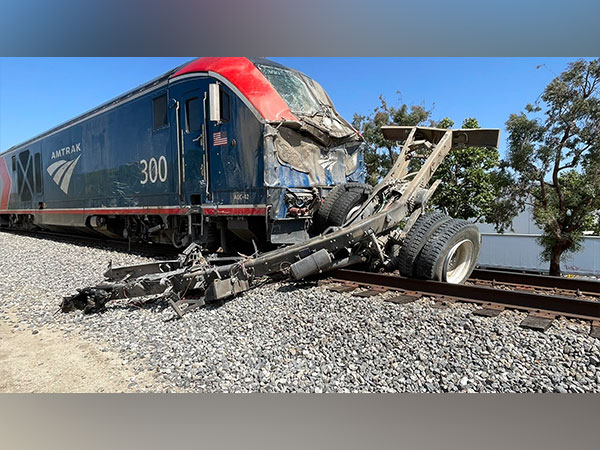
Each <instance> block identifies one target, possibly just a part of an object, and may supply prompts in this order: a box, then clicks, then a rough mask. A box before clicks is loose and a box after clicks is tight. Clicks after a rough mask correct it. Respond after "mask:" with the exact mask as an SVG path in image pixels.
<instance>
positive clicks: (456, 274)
mask: <svg viewBox="0 0 600 450" xmlns="http://www.w3.org/2000/svg"><path fill="white" fill-rule="evenodd" d="M474 248H475V247H474V245H473V242H471V240H469V239H465V240H463V241H460V242H459V243H457V244H455V245H454V247H452V248H451V249H450V252H448V256H447V257H446V261H444V271H443V278H444V281H446V282H448V283H452V284H460V283H462V282H463V281H464V280H465V279H466V278H467V276H469V269H470V268H471V263H472V262H473V253H474V252H473V250H474Z"/></svg>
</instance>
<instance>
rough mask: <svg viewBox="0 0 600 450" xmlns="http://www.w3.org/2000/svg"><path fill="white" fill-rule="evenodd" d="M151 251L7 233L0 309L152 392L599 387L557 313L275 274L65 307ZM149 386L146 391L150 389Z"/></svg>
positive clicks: (588, 348) (586, 356) (585, 344)
mask: <svg viewBox="0 0 600 450" xmlns="http://www.w3.org/2000/svg"><path fill="white" fill-rule="evenodd" d="M109 260H112V262H113V265H115V266H117V265H122V264H137V263H142V262H147V261H151V259H150V258H147V257H141V256H135V255H129V254H126V253H122V252H117V251H111V250H106V249H100V248H92V247H83V246H76V245H73V244H70V243H63V242H55V241H49V240H43V239H38V238H34V237H29V236H20V235H13V234H9V233H0V316H1V319H2V320H3V321H5V320H8V317H9V313H10V315H11V316H13V317H17V319H18V322H19V324H20V326H21V327H26V328H29V329H31V330H32V332H33V331H35V330H37V329H48V330H56V331H57V332H60V333H63V334H64V335H66V336H67V337H68V336H71V335H77V336H79V337H83V338H84V339H86V340H88V341H89V342H93V343H96V344H97V345H98V347H99V348H100V349H101V350H105V351H107V352H118V353H119V354H120V356H121V358H122V359H123V364H125V365H126V366H127V367H128V369H130V370H133V371H135V372H136V373H141V372H144V373H149V374H152V375H153V376H154V377H155V380H156V383H155V384H153V385H152V389H151V390H157V391H193V392H214V391H226V392H257V391H258V392H448V391H450V392H453V391H460V392H599V391H600V340H597V339H595V338H591V337H589V336H588V332H589V323H585V322H580V321H572V320H566V319H560V320H556V321H554V323H553V325H552V326H551V328H550V329H549V330H548V331H546V332H545V333H540V332H536V331H532V330H525V329H522V328H520V327H519V326H518V324H519V322H520V321H521V320H522V319H523V317H525V314H523V313H518V312H514V311H504V312H503V313H502V314H500V315H499V316H497V317H494V318H484V317H477V316H473V315H471V312H472V311H473V306H472V305H468V304H460V303H459V304H453V305H450V306H449V307H448V308H446V309H438V308H432V306H431V305H432V303H433V302H432V301H431V300H430V299H421V300H418V301H416V302H413V303H410V304H407V305H397V304H393V303H386V302H383V301H381V299H374V298H357V297H352V296H351V295H350V294H344V293H334V292H330V291H328V290H327V289H326V288H325V287H319V286H315V285H314V284H309V283H296V284H291V283H289V284H288V283H275V284H270V285H267V286H263V287H261V288H259V289H256V290H253V291H250V292H248V293H245V294H243V295H241V296H239V297H237V298H235V299H233V300H230V301H227V302H224V303H219V304H216V305H211V306H209V307H205V308H201V309H199V310H197V311H194V312H193V313H190V314H188V315H186V316H184V318H183V319H181V320H174V313H173V311H172V310H171V309H170V308H169V307H168V306H166V304H164V303H162V302H156V303H153V304H147V305H144V306H143V307H136V306H130V305H127V304H125V303H118V304H113V305H110V306H109V308H108V309H107V310H106V311H105V312H103V313H101V314H94V315H83V314H82V313H81V312H75V313H69V314H62V313H58V314H56V312H57V310H58V305H59V304H60V301H61V299H62V297H63V296H64V295H70V294H73V293H74V292H75V289H76V288H78V287H85V286H89V285H93V284H95V283H98V282H99V281H101V280H102V273H103V272H104V270H105V269H106V266H107V264H108V261H109ZM142 388H143V387H140V389H139V390H147V389H142Z"/></svg>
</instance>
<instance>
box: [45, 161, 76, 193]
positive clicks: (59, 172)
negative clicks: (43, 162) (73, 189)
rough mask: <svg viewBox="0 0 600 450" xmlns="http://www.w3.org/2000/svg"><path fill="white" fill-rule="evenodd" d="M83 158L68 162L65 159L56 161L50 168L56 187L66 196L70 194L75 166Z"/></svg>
mask: <svg viewBox="0 0 600 450" xmlns="http://www.w3.org/2000/svg"><path fill="white" fill-rule="evenodd" d="M79 158H81V155H79V156H78V157H77V158H75V159H73V160H71V161H67V160H65V159H61V160H60V161H56V162H55V163H52V164H50V165H49V166H48V169H46V170H48V173H49V174H50V176H51V177H52V179H53V180H54V182H55V183H56V185H57V186H58V187H59V188H60V189H61V191H63V192H64V193H65V194H68V193H69V183H71V175H73V171H74V170H75V166H76V165H77V162H78V161H79Z"/></svg>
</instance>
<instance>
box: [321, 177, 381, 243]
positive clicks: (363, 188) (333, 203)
mask: <svg viewBox="0 0 600 450" xmlns="http://www.w3.org/2000/svg"><path fill="white" fill-rule="evenodd" d="M372 191H373V188H372V187H371V186H369V185H368V184H363V183H345V184H338V185H337V186H335V187H334V188H333V189H332V190H331V191H330V192H329V195H328V196H327V197H326V198H325V201H324V202H323V204H322V205H321V207H320V208H319V210H318V211H317V212H316V214H315V228H316V231H317V232H319V233H322V232H323V231H325V230H326V229H327V228H329V227H341V226H342V225H343V224H344V222H346V219H347V218H348V217H349V216H350V215H351V214H352V213H353V212H354V211H355V210H356V208H358V207H360V205H362V204H363V203H364V201H365V200H367V198H368V197H369V195H370V194H371V192H372Z"/></svg>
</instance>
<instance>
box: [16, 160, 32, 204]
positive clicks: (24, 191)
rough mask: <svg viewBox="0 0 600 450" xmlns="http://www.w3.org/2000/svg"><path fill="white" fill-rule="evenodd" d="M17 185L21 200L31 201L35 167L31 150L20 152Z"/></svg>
mask: <svg viewBox="0 0 600 450" xmlns="http://www.w3.org/2000/svg"><path fill="white" fill-rule="evenodd" d="M17 185H18V188H19V194H20V197H21V200H22V201H24V202H26V201H30V200H31V198H32V196H33V167H32V164H31V156H30V154H29V150H24V151H22V152H21V153H19V170H18V171H17Z"/></svg>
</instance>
